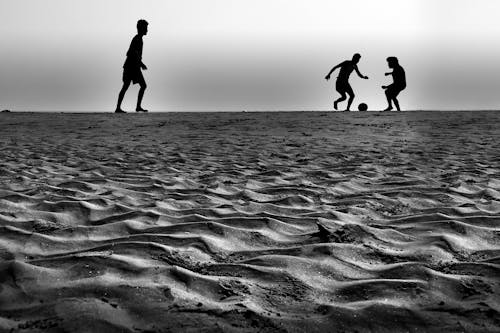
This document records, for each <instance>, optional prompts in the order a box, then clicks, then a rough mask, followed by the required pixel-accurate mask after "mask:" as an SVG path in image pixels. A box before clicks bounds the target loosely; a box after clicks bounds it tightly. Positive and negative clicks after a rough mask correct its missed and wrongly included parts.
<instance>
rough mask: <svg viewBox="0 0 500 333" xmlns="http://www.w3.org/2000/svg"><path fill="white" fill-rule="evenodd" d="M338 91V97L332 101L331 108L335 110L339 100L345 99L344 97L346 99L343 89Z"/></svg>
mask: <svg viewBox="0 0 500 333" xmlns="http://www.w3.org/2000/svg"><path fill="white" fill-rule="evenodd" d="M339 93H340V98H338V99H337V100H336V101H335V102H333V108H334V109H335V110H337V109H338V108H337V105H338V104H339V103H340V102H342V101H345V99H346V95H345V92H343V91H342V92H340V91H339Z"/></svg>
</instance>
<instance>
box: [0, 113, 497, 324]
mask: <svg viewBox="0 0 500 333" xmlns="http://www.w3.org/2000/svg"><path fill="white" fill-rule="evenodd" d="M499 122H500V114H498V113H494V112H462V113H450V112H438V113H377V114H373V113H372V114H370V113H350V114H345V113H330V114H325V113H276V114H269V113H261V114H253V113H240V114H237V113H231V114H224V113H214V114H150V115H125V116H123V117H121V116H116V115H113V114H40V115H39V114H8V115H2V116H1V117H0V126H1V129H2V130H1V131H0V146H1V150H0V157H1V159H0V331H3V330H4V331H9V330H12V331H15V332H24V331H30V332H37V331H53V332H59V331H61V332H67V331H77V332H97V331H107V332H114V331H117V332H155V331H158V332H170V331H172V332H174V331H175V332H179V331H199V330H204V331H213V332H218V331H228V332H233V331H235V332H246V331H269V332H279V331H292V332H293V331H297V332H302V331H308V332H315V331H317V332H342V331H345V332H353V331H375V332H378V331H382V332H383V331H387V330H393V331H421V330H425V331H442V330H443V329H447V330H448V331H475V332H494V331H498V330H499V329H500V319H499V318H500V296H499V295H500V157H499V156H500V155H499V154H498V147H497V145H496V143H497V142H499V141H500V140H499V136H500V130H499V129H498V126H496V124H498V123H499Z"/></svg>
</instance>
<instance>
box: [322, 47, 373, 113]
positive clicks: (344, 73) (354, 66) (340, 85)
mask: <svg viewBox="0 0 500 333" xmlns="http://www.w3.org/2000/svg"><path fill="white" fill-rule="evenodd" d="M360 58H361V56H360V55H359V53H356V54H354V55H353V56H352V60H346V61H344V62H341V63H340V64H338V65H337V66H335V67H333V68H332V69H331V70H330V72H329V73H328V74H327V75H326V77H325V79H326V80H330V75H331V74H332V73H333V71H334V70H336V69H337V68H340V71H339V76H337V82H336V83H335V88H336V89H337V91H338V92H339V94H340V98H339V99H337V100H336V101H335V102H334V103H333V108H334V109H335V110H337V105H338V103H340V102H342V101H344V100H345V99H346V94H348V95H349V100H348V101H347V109H346V111H349V110H350V108H351V104H352V101H353V100H354V96H355V95H354V91H353V90H352V87H351V85H350V84H349V76H350V75H351V73H352V71H356V73H357V74H358V76H359V77H360V78H362V79H368V76H365V75H363V74H361V73H360V72H359V69H358V62H359V59H360Z"/></svg>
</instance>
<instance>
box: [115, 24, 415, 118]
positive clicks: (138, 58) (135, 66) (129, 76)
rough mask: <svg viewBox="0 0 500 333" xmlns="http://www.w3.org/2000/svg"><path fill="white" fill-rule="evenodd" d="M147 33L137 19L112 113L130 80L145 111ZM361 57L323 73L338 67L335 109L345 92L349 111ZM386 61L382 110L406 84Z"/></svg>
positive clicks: (395, 61)
mask: <svg viewBox="0 0 500 333" xmlns="http://www.w3.org/2000/svg"><path fill="white" fill-rule="evenodd" d="M147 33H148V22H147V21H146V20H139V21H137V35H135V36H134V38H133V39H132V42H131V43H130V47H129V49H128V52H127V59H126V60H125V63H124V65H123V86H122V89H121V90H120V93H119V94H118V102H117V104H116V110H115V112H116V113H125V111H123V110H122V108H121V105H122V101H123V97H124V96H125V93H126V92H127V89H128V88H129V86H130V83H133V84H136V83H138V84H139V86H140V89H139V95H138V96H137V106H136V109H135V110H136V112H148V110H146V109H144V108H143V107H142V105H141V104H142V98H143V97H144V91H145V90H146V87H147V85H146V81H145V80H144V76H143V75H142V70H147V69H148V68H147V67H146V65H144V63H143V62H142V48H143V41H142V37H143V36H145V35H147ZM360 59H361V55H360V54H359V53H356V54H354V55H353V56H352V59H351V60H346V61H343V62H341V63H340V64H338V65H336V66H335V67H333V68H332V69H331V70H330V72H329V73H328V74H327V75H326V77H325V79H326V80H329V79H330V76H331V74H332V73H333V72H334V71H335V70H336V69H337V68H340V70H339V75H338V76H337V81H336V83H335V88H336V90H337V91H338V93H339V94H340V98H338V99H337V100H335V102H334V103H333V107H334V109H335V110H337V107H338V103H340V102H342V101H344V100H345V99H346V97H347V96H346V95H349V100H348V101H347V108H346V111H350V108H351V104H352V102H353V101H354V97H355V94H354V91H353V90H352V87H351V85H350V84H349V77H350V76H351V74H352V72H353V71H356V73H357V74H358V76H359V77H360V78H362V79H368V76H366V75H363V74H361V73H360V71H359V69H358V63H359V60H360ZM387 63H388V66H389V68H392V70H393V71H392V72H390V73H385V75H392V78H393V83H392V84H390V85H388V86H382V88H383V89H385V95H386V97H387V103H388V106H387V108H386V109H385V111H390V110H392V103H393V102H394V105H395V106H396V109H397V110H398V111H400V109H399V101H398V100H397V96H398V95H399V93H400V92H401V91H402V90H403V89H405V88H406V75H405V71H404V69H403V67H401V65H399V62H398V59H397V58H396V57H388V58H387Z"/></svg>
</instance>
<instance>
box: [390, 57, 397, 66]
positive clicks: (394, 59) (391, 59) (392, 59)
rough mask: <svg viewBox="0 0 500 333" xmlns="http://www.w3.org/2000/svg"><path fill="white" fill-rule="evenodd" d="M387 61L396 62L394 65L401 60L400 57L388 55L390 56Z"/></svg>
mask: <svg viewBox="0 0 500 333" xmlns="http://www.w3.org/2000/svg"><path fill="white" fill-rule="evenodd" d="M387 62H388V63H389V64H394V65H397V64H398V63H399V62H398V58H396V57H388V58H387Z"/></svg>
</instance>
